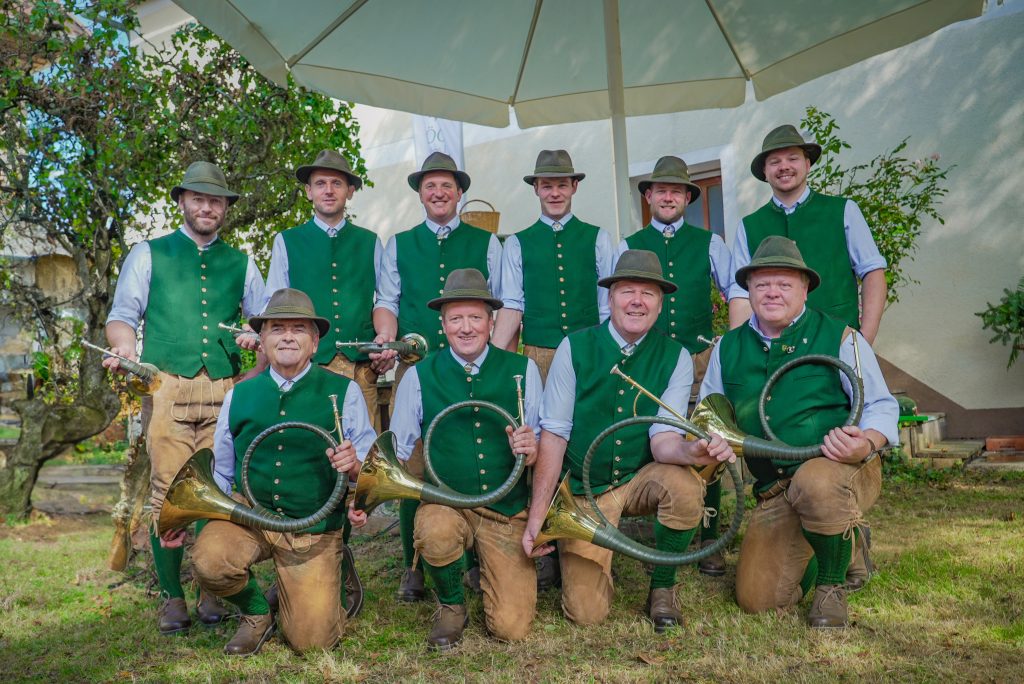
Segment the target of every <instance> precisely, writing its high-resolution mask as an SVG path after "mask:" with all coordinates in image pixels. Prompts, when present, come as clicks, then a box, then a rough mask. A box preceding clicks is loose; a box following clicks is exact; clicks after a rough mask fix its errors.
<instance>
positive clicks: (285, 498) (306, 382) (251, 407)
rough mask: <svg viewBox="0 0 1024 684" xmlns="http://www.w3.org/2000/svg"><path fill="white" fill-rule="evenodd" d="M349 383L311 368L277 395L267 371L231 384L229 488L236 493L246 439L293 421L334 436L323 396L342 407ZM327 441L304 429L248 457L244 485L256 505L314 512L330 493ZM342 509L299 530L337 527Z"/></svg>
mask: <svg viewBox="0 0 1024 684" xmlns="http://www.w3.org/2000/svg"><path fill="white" fill-rule="evenodd" d="M349 382H350V380H349V379H348V378H346V377H343V376H341V375H337V374H336V373H332V372H331V371H329V370H326V369H324V368H321V367H320V366H317V365H315V364H314V365H313V366H311V367H310V369H309V372H308V373H306V374H305V375H304V376H302V378H301V379H299V381H298V382H296V383H295V384H294V385H292V387H291V389H290V390H288V391H287V392H282V391H281V390H280V389H278V387H277V383H276V382H274V379H273V378H271V377H270V370H269V369H267V370H266V371H264V372H263V373H261V374H259V375H257V376H256V377H254V378H250V379H249V380H246V381H244V382H241V383H239V384H238V385H236V386H235V391H234V394H233V395H232V399H231V407H230V413H229V414H228V425H229V428H230V430H231V436H232V437H233V438H234V440H235V488H236V489H238V490H239V491H241V490H242V458H243V457H244V456H245V451H246V449H248V448H249V445H250V444H251V443H252V440H253V439H255V437H256V436H257V435H258V434H259V433H261V432H262V431H263V430H265V429H266V428H268V427H270V426H272V425H276V424H278V423H282V422H285V421H292V420H299V421H302V422H304V423H313V424H314V425H319V426H320V427H322V428H323V429H325V430H327V431H328V432H333V433H335V436H336V435H337V433H336V432H335V428H334V411H333V407H332V406H331V401H330V399H329V398H328V397H329V396H330V395H332V394H337V395H338V397H339V402H338V404H339V406H341V405H343V404H344V398H345V391H346V390H347V389H348V384H349ZM326 449H327V443H326V442H324V441H323V440H322V439H320V438H319V437H317V436H316V435H315V434H313V433H312V432H309V431H308V430H300V429H291V430H281V431H278V432H277V433H275V434H272V435H270V436H269V437H267V438H266V439H264V440H263V441H262V442H260V445H259V447H258V448H257V449H256V451H255V452H254V453H253V455H252V458H251V459H249V486H250V487H251V488H252V493H253V495H254V496H255V497H256V501H257V503H259V504H260V505H262V506H264V507H265V508H267V509H269V510H271V511H276V512H278V513H281V514H282V515H285V516H288V517H289V518H303V517H305V516H307V515H310V514H312V513H315V512H316V510H317V509H319V508H320V507H321V506H322V505H323V504H324V502H325V501H327V498H328V497H329V496H330V495H331V491H332V490H333V489H334V484H335V482H336V481H337V476H338V472H337V471H336V470H334V468H332V467H331V463H330V461H328V460H327V457H326V456H325V455H324V451H325V450H326ZM344 521H345V506H343V505H342V506H338V508H337V509H335V511H334V512H333V513H331V514H330V515H329V516H327V519H326V520H324V521H322V522H320V523H318V524H316V525H314V526H313V527H309V528H306V529H304V530H302V532H309V533H313V534H320V533H322V532H327V531H330V530H336V529H339V528H340V527H341V526H342V524H343V523H344Z"/></svg>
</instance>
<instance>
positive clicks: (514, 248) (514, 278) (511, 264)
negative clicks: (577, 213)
mask: <svg viewBox="0 0 1024 684" xmlns="http://www.w3.org/2000/svg"><path fill="white" fill-rule="evenodd" d="M571 219H572V214H571V213H569V214H566V215H565V216H563V217H562V218H560V219H559V220H558V222H559V223H560V224H562V225H563V226H564V225H565V224H566V223H568V222H569V221H570V220H571ZM540 220H541V221H542V222H543V223H544V224H546V225H548V226H551V224H553V223H554V222H555V219H553V218H551V217H550V216H544V215H543V214H541V217H540ZM614 259H615V253H614V250H613V249H612V239H611V237H610V236H609V235H608V233H607V231H605V230H604V229H603V228H602V229H600V230H599V231H598V233H597V242H596V244H595V245H594V268H595V270H596V271H597V278H598V280H600V279H601V278H604V277H605V276H609V275H611V273H612V269H613V267H614V264H613V261H614ZM501 301H502V303H503V304H504V305H505V308H506V309H513V310H515V311H520V312H522V311H525V310H526V295H525V294H524V292H523V248H522V245H520V244H519V238H518V237H516V236H515V235H509V236H508V237H507V238H505V249H504V250H503V251H502V254H501ZM597 312H598V316H599V318H600V321H599V322H601V323H604V322H605V320H607V318H608V316H609V315H610V313H611V312H610V310H609V308H608V288H604V287H601V286H600V285H598V286H597Z"/></svg>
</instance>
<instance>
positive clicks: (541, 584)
mask: <svg viewBox="0 0 1024 684" xmlns="http://www.w3.org/2000/svg"><path fill="white" fill-rule="evenodd" d="M560 586H562V569H561V568H559V567H558V561H557V560H555V559H554V558H552V557H551V556H550V555H547V556H541V557H540V558H538V559H537V592H538V593H540V592H542V591H547V590H548V589H550V588H552V587H560Z"/></svg>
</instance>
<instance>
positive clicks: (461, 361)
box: [448, 344, 491, 375]
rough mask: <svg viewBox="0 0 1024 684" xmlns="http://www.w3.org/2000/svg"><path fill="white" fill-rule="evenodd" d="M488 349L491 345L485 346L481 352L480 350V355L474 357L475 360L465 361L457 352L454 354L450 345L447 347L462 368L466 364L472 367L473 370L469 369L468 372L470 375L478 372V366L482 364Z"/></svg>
mask: <svg viewBox="0 0 1024 684" xmlns="http://www.w3.org/2000/svg"><path fill="white" fill-rule="evenodd" d="M490 349H491V345H489V344H488V345H487V346H486V347H484V350H483V351H482V352H480V356H478V357H476V361H467V360H466V359H464V358H462V357H461V356H459V355H458V354H456V353H455V350H454V349H452V348H451V346H449V347H448V351H450V352H451V354H452V358H453V359H455V361H456V362H457V363H458V364H459V365H460V366H462V367H463V368H465V367H466V366H472V367H473V370H471V371H470V373H469V374H470V375H476V374H477V373H479V372H480V366H482V365H483V364H484V359H486V358H487V352H489V351H490Z"/></svg>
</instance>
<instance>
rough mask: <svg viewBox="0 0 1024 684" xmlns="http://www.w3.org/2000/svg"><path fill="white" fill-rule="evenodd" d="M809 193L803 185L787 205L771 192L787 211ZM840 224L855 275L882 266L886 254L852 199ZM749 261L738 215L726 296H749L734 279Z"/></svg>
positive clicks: (779, 204) (790, 211)
mask: <svg viewBox="0 0 1024 684" xmlns="http://www.w3.org/2000/svg"><path fill="white" fill-rule="evenodd" d="M810 194H811V189H810V188H806V189H805V190H804V192H803V194H802V195H800V199H798V200H797V201H796V202H794V203H793V206H789V207H788V206H786V205H785V204H783V203H782V202H780V201H779V199H778V198H777V197H776V196H775V195H772V202H775V205H776V206H777V207H780V208H781V209H782V210H783V211H785V212H786V213H787V214H792V213H793V212H794V211H796V208H797V207H798V206H800V204H801V203H803V202H805V201H807V198H808V197H809V196H810ZM843 226H844V228H845V231H846V251H847V253H848V254H849V256H850V267H851V268H852V269H853V272H854V273H856V274H857V277H858V278H861V279H863V278H864V276H866V275H867V274H868V273H870V272H871V271H877V270H878V269H880V268H885V266H886V263H885V257H883V256H882V253H881V252H879V251H878V245H876V244H875V239H874V238H873V237H872V236H871V228H869V227H868V222H867V221H866V220H864V214H862V213H861V211H860V207H858V206H857V203H856V202H854V201H853V200H846V208H845V209H844V211H843ZM749 263H750V246H749V245H748V244H747V231H746V229H745V228H744V227H743V220H742V219H741V220H740V226H739V228H738V229H737V230H736V241H735V242H734V243H733V245H732V272H733V276H734V279H733V282H732V286H731V287H730V288H729V297H728V298H729V299H733V298H734V297H742V298H743V299H748V298H749V297H750V295H749V294H748V293H747V291H746V290H744V289H743V288H742V287H741V286H740V284H739V283H737V282H736V281H735V274H736V271H738V270H740V269H741V268H743V267H744V266H746V265H747V264H749Z"/></svg>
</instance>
